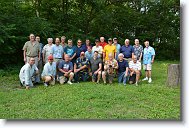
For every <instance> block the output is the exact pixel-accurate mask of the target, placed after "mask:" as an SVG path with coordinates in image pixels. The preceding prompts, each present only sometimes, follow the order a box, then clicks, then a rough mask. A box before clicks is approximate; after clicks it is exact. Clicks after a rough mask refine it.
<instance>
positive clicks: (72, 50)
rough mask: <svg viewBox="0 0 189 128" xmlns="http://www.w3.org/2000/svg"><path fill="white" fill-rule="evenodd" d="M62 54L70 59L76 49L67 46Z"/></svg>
mask: <svg viewBox="0 0 189 128" xmlns="http://www.w3.org/2000/svg"><path fill="white" fill-rule="evenodd" d="M64 52H65V53H66V54H68V55H69V56H70V57H72V56H73V55H74V54H75V53H76V47H75V46H72V47H69V46H67V47H65V49H64Z"/></svg>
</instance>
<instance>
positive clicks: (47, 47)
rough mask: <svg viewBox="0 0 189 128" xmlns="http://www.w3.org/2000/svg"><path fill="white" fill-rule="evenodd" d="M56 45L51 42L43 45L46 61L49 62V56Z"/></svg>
mask: <svg viewBox="0 0 189 128" xmlns="http://www.w3.org/2000/svg"><path fill="white" fill-rule="evenodd" d="M53 46H54V44H52V45H49V44H46V45H45V46H44V47H43V51H42V52H43V53H44V54H45V60H44V61H45V63H47V62H48V56H49V55H50V54H52V47H53Z"/></svg>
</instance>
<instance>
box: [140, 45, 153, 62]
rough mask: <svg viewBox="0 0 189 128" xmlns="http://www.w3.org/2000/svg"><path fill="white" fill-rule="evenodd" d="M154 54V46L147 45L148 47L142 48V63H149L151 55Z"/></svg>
mask: <svg viewBox="0 0 189 128" xmlns="http://www.w3.org/2000/svg"><path fill="white" fill-rule="evenodd" d="M154 55H155V50H154V48H152V47H150V46H148V48H146V47H145V48H144V54H143V64H151V61H152V56H154Z"/></svg>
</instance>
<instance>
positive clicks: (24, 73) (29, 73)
mask: <svg viewBox="0 0 189 128" xmlns="http://www.w3.org/2000/svg"><path fill="white" fill-rule="evenodd" d="M38 73H39V72H38V68H37V66H36V65H35V58H33V57H30V58H29V59H28V62H27V63H26V64H25V65H24V66H23V67H22V68H21V70H20V73H19V78H20V82H21V84H22V85H23V86H25V87H26V89H29V88H30V87H33V82H32V81H34V77H35V76H36V75H38Z"/></svg>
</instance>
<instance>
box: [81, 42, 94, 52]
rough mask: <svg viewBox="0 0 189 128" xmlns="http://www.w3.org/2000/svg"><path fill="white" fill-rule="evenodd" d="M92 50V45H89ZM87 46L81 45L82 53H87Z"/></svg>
mask: <svg viewBox="0 0 189 128" xmlns="http://www.w3.org/2000/svg"><path fill="white" fill-rule="evenodd" d="M89 46H90V47H91V48H92V45H89ZM87 48H88V46H87V45H86V44H83V45H82V49H83V52H86V51H87Z"/></svg>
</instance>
